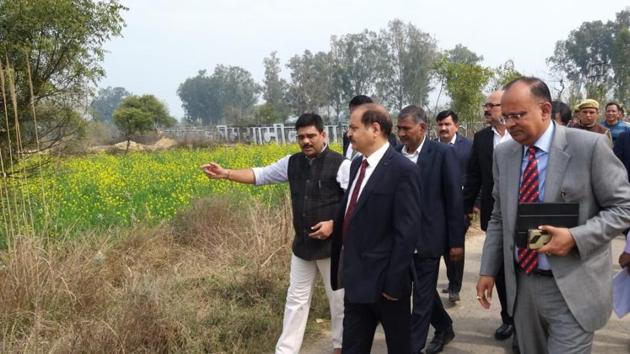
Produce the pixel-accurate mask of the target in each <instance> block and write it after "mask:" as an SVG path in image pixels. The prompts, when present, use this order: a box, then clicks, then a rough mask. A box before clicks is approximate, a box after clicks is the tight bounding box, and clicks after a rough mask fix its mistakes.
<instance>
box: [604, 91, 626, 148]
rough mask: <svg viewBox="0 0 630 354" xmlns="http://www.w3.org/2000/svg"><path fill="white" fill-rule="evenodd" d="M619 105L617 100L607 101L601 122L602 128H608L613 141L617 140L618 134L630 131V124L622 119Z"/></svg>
mask: <svg viewBox="0 0 630 354" xmlns="http://www.w3.org/2000/svg"><path fill="white" fill-rule="evenodd" d="M620 108H621V105H619V103H617V102H614V101H613V102H608V103H607V104H606V111H605V114H606V115H605V119H604V121H603V122H602V123H601V124H602V126H603V127H604V128H607V129H608V130H610V135H611V136H612V141H613V143H614V142H615V141H617V138H619V135H621V133H623V132H627V131H630V124H628V123H626V122H624V121H623V120H622V118H623V116H622V115H621V109H620Z"/></svg>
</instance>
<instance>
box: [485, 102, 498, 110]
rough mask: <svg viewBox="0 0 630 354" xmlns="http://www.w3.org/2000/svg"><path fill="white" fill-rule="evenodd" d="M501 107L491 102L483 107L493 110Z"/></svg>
mask: <svg viewBox="0 0 630 354" xmlns="http://www.w3.org/2000/svg"><path fill="white" fill-rule="evenodd" d="M500 105H501V104H500V103H490V102H488V103H486V104H484V105H483V106H481V107H483V108H487V109H493V108H494V107H499V106H500Z"/></svg>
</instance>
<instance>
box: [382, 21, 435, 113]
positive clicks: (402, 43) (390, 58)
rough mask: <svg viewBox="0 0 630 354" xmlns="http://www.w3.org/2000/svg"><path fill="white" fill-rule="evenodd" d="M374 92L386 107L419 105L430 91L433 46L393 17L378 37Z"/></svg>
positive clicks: (422, 34) (426, 35) (410, 25)
mask: <svg viewBox="0 0 630 354" xmlns="http://www.w3.org/2000/svg"><path fill="white" fill-rule="evenodd" d="M378 44H379V49H380V50H379V52H378V53H380V55H379V56H378V58H379V59H380V60H379V65H378V69H377V72H378V78H377V91H378V95H379V96H380V97H381V98H382V100H383V103H385V104H386V105H387V106H389V107H390V108H393V109H396V110H401V109H402V108H403V106H405V105H408V104H417V105H423V104H424V103H425V102H426V99H427V96H428V94H429V91H430V90H431V83H430V81H431V80H430V75H431V72H432V70H433V66H434V62H435V60H436V59H437V45H436V43H435V40H434V39H433V38H432V37H431V36H430V35H429V34H427V33H424V32H422V31H420V30H419V29H418V28H417V27H415V26H414V25H413V24H411V23H407V24H405V23H403V22H402V21H400V20H394V21H392V22H390V23H389V25H388V27H387V29H386V30H382V31H381V32H380V36H379V41H378Z"/></svg>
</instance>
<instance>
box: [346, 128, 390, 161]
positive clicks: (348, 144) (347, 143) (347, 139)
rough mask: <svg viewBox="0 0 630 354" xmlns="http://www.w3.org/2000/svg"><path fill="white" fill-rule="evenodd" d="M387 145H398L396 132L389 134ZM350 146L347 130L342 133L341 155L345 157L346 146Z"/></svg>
mask: <svg viewBox="0 0 630 354" xmlns="http://www.w3.org/2000/svg"><path fill="white" fill-rule="evenodd" d="M388 140H389V145H391V146H392V147H396V146H398V139H397V138H396V134H394V133H391V134H389V139H388ZM349 146H350V138H348V132H344V133H343V154H342V155H343V157H346V153H347V152H348V147H349Z"/></svg>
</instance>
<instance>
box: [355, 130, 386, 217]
mask: <svg viewBox="0 0 630 354" xmlns="http://www.w3.org/2000/svg"><path fill="white" fill-rule="evenodd" d="M387 149H389V142H385V144H384V145H383V146H381V147H380V148H379V149H378V150H376V151H374V153H372V155H370V156H369V157H368V158H367V162H368V166H367V167H366V168H365V176H363V181H362V183H361V185H360V186H359V194H358V195H357V201H358V200H359V198H360V197H361V192H362V191H363V187H365V185H366V184H367V181H369V180H370V176H372V172H374V169H375V168H376V165H378V163H379V161H381V159H382V158H383V155H385V152H386V151H387ZM361 159H362V160H363V159H366V157H365V156H363V157H361ZM359 173H360V172H357V175H356V176H354V180H353V181H352V189H351V190H350V195H352V193H354V188H356V183H357V179H358V178H359ZM350 199H351V198H348V201H347V202H346V211H348V205H350Z"/></svg>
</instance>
